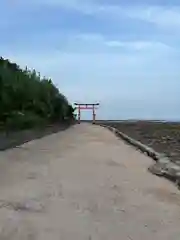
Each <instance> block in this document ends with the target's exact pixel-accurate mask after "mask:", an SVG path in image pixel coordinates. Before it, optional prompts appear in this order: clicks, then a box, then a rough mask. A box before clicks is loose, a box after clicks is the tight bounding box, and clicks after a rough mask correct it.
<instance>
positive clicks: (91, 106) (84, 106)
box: [74, 103, 99, 124]
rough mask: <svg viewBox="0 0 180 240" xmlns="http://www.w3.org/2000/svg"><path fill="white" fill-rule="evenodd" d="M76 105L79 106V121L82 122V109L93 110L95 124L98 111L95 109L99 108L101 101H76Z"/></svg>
mask: <svg viewBox="0 0 180 240" xmlns="http://www.w3.org/2000/svg"><path fill="white" fill-rule="evenodd" d="M74 105H76V106H77V109H78V123H80V122H81V110H92V116H93V124H94V123H95V121H96V113H95V109H97V107H96V106H99V103H91V104H90V103H74Z"/></svg>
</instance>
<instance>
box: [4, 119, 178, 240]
mask: <svg viewBox="0 0 180 240" xmlns="http://www.w3.org/2000/svg"><path fill="white" fill-rule="evenodd" d="M151 163H152V160H151V159H150V158H148V157H146V156H144V155H143V154H141V153H140V152H138V151H136V150H135V149H134V148H132V147H130V146H128V145H126V144H125V143H124V142H122V141H120V140H119V139H118V138H117V137H116V136H115V135H113V133H111V132H110V131H109V130H107V129H104V128H101V127H99V126H92V125H89V124H86V123H83V124H80V125H75V126H73V127H72V128H70V129H68V130H67V131H65V132H60V133H56V134H53V135H51V136H48V137H44V138H42V139H39V140H35V141H32V142H29V143H26V144H24V145H22V146H20V147H17V148H15V149H11V150H7V151H4V152H0V240H50V239H51V240H120V239H122V240H139V239H141V238H142V239H144V240H152V239H154V240H156V239H157V240H169V239H171V240H179V239H180V227H179V226H180V192H179V191H178V190H177V189H176V187H175V186H174V185H173V184H171V183H170V182H169V181H167V180H165V179H161V178H158V177H156V176H154V175H151V174H150V173H149V172H148V171H147V168H148V166H149V165H150V164H151Z"/></svg>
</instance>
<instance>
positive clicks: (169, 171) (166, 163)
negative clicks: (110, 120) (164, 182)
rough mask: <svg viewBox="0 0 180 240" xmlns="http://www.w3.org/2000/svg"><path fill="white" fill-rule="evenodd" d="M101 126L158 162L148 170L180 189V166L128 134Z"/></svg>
mask: <svg viewBox="0 0 180 240" xmlns="http://www.w3.org/2000/svg"><path fill="white" fill-rule="evenodd" d="M100 126H102V127H104V128H108V129H109V130H110V131H112V132H113V133H114V134H115V135H116V136H118V137H120V138H121V139H123V140H124V141H125V142H127V143H129V144H130V145H132V146H134V147H135V148H137V149H139V150H140V151H141V152H142V153H145V154H147V155H148V156H149V157H151V158H152V159H154V160H155V161H156V163H155V164H153V165H151V166H150V167H149V168H148V170H149V171H150V172H151V173H152V174H155V175H157V176H161V177H165V178H167V179H169V180H171V181H173V182H175V183H176V185H177V186H178V188H180V166H178V165H177V164H175V163H173V162H171V160H170V159H169V158H168V157H166V156H165V155H164V154H161V153H158V152H156V151H154V149H152V148H150V147H148V146H146V145H144V144H142V143H141V142H139V141H136V140H135V139H133V138H131V137H129V136H127V135H126V134H124V133H122V132H120V131H119V130H117V129H116V128H113V127H110V126H107V125H102V124H100Z"/></svg>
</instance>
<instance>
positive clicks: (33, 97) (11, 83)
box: [0, 57, 74, 129]
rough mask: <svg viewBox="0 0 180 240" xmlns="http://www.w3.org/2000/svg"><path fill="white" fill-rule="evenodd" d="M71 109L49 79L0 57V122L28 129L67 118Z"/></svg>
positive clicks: (70, 113) (71, 114) (12, 126)
mask: <svg viewBox="0 0 180 240" xmlns="http://www.w3.org/2000/svg"><path fill="white" fill-rule="evenodd" d="M73 112H74V109H73V107H72V106H71V105H70V104H69V103H68V100H67V99H66V97H65V96H64V95H63V94H62V93H60V92H59V90H58V88H57V87H56V86H55V85H54V84H53V82H52V80H51V79H48V78H41V76H40V74H39V73H37V72H36V71H35V70H33V71H30V70H28V69H27V68H26V69H24V70H23V69H21V68H20V67H19V66H18V65H17V64H16V63H11V62H10V61H9V60H8V59H3V58H2V57H1V58H0V124H1V126H3V127H8V128H18V129H19V128H29V127H34V126H36V125H42V124H47V123H54V122H59V121H61V122H64V121H70V120H72V119H73V118H74V114H73Z"/></svg>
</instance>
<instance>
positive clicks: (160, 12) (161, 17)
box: [125, 6, 180, 28]
mask: <svg viewBox="0 0 180 240" xmlns="http://www.w3.org/2000/svg"><path fill="white" fill-rule="evenodd" d="M125 14H126V15H127V16H128V17H131V18H135V19H140V20H144V21H147V22H150V23H154V24H156V25H158V26H160V27H164V28H166V27H168V28H169V27H173V28H176V27H178V28H179V27H180V8H179V7H171V8H166V7H160V6H147V7H141V6H139V7H134V8H132V7H129V8H126V10H125Z"/></svg>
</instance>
